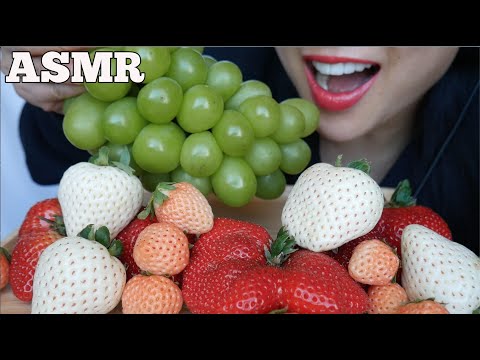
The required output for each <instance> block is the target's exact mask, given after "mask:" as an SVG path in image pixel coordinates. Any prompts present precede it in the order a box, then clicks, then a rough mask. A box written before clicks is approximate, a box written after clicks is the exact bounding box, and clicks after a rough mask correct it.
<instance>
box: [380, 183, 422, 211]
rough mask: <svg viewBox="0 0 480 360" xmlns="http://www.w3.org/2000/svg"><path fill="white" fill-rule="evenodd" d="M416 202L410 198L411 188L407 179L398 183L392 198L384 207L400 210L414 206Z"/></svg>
mask: <svg viewBox="0 0 480 360" xmlns="http://www.w3.org/2000/svg"><path fill="white" fill-rule="evenodd" d="M416 202H417V200H416V199H415V198H414V197H413V196H412V187H411V186H410V181H408V179H405V180H402V181H400V182H399V183H398V185H397V187H396V188H395V191H394V193H393V195H392V198H391V199H390V201H389V202H388V203H387V205H386V206H385V207H389V208H400V207H407V206H414V205H415V204H416Z"/></svg>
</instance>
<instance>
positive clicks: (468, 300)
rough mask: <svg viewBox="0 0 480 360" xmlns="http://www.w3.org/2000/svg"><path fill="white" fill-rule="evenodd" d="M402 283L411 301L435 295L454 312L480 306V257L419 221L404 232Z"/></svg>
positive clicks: (461, 311) (467, 310)
mask: <svg viewBox="0 0 480 360" xmlns="http://www.w3.org/2000/svg"><path fill="white" fill-rule="evenodd" d="M402 268H403V271H402V285H403V287H404V289H405V291H406V292H407V295H408V298H409V299H410V300H417V299H421V300H425V299H429V298H434V299H435V301H436V302H439V303H442V304H445V307H446V308H447V310H448V311H449V312H450V313H451V314H471V313H472V312H473V311H474V310H475V309H477V308H478V307H479V306H480V258H479V257H478V256H477V255H475V253H473V252H472V251H470V250H469V249H467V248H466V247H465V246H463V245H461V244H459V243H456V242H453V241H450V240H448V239H446V238H444V237H443V236H441V235H439V234H437V233H436V232H434V231H432V230H430V229H428V228H426V227H424V226H421V225H417V224H413V225H408V226H407V227H405V229H404V230H403V234H402Z"/></svg>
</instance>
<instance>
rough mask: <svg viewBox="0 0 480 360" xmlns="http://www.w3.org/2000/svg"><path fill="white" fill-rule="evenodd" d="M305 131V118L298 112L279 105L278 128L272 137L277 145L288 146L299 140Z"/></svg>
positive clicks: (294, 108)
mask: <svg viewBox="0 0 480 360" xmlns="http://www.w3.org/2000/svg"><path fill="white" fill-rule="evenodd" d="M304 131H305V118H304V116H303V114H302V112H301V111H300V110H298V109H297V108H296V107H293V106H291V105H287V104H280V126H279V127H278V129H277V131H275V132H274V133H273V135H272V139H273V140H275V141H276V142H277V143H279V144H288V143H291V142H293V141H295V140H297V139H300V138H301V137H302V135H303V132H304Z"/></svg>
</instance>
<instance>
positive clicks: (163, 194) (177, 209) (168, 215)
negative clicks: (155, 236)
mask: <svg viewBox="0 0 480 360" xmlns="http://www.w3.org/2000/svg"><path fill="white" fill-rule="evenodd" d="M153 213H155V216H156V217H157V220H158V222H169V223H172V224H175V225H176V226H177V227H178V228H179V229H181V230H182V231H183V232H185V233H188V234H195V235H200V234H204V233H206V232H208V231H210V230H211V229H212V227H213V212H212V207H211V206H210V204H209V203H208V200H207V199H206V197H205V196H204V195H203V194H202V193H201V192H200V191H199V190H198V189H197V188H196V187H195V186H193V185H192V184H190V183H187V182H180V183H159V184H158V185H157V188H156V189H155V191H154V192H153V193H152V197H151V199H150V201H149V204H148V205H147V208H146V210H145V211H143V212H142V213H141V214H140V215H139V217H140V218H145V217H147V216H149V215H150V216H153Z"/></svg>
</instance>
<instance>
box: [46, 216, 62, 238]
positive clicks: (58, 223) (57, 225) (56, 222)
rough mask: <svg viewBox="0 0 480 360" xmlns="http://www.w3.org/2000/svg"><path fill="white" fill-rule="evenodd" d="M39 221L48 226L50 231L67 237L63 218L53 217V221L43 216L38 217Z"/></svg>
mask: <svg viewBox="0 0 480 360" xmlns="http://www.w3.org/2000/svg"><path fill="white" fill-rule="evenodd" d="M39 218H40V219H42V220H43V221H45V222H46V223H48V224H50V229H52V230H54V231H56V232H57V233H59V234H60V235H62V236H67V231H66V229H65V223H64V222H63V216H61V215H53V220H50V219H47V218H45V217H43V216H39Z"/></svg>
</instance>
